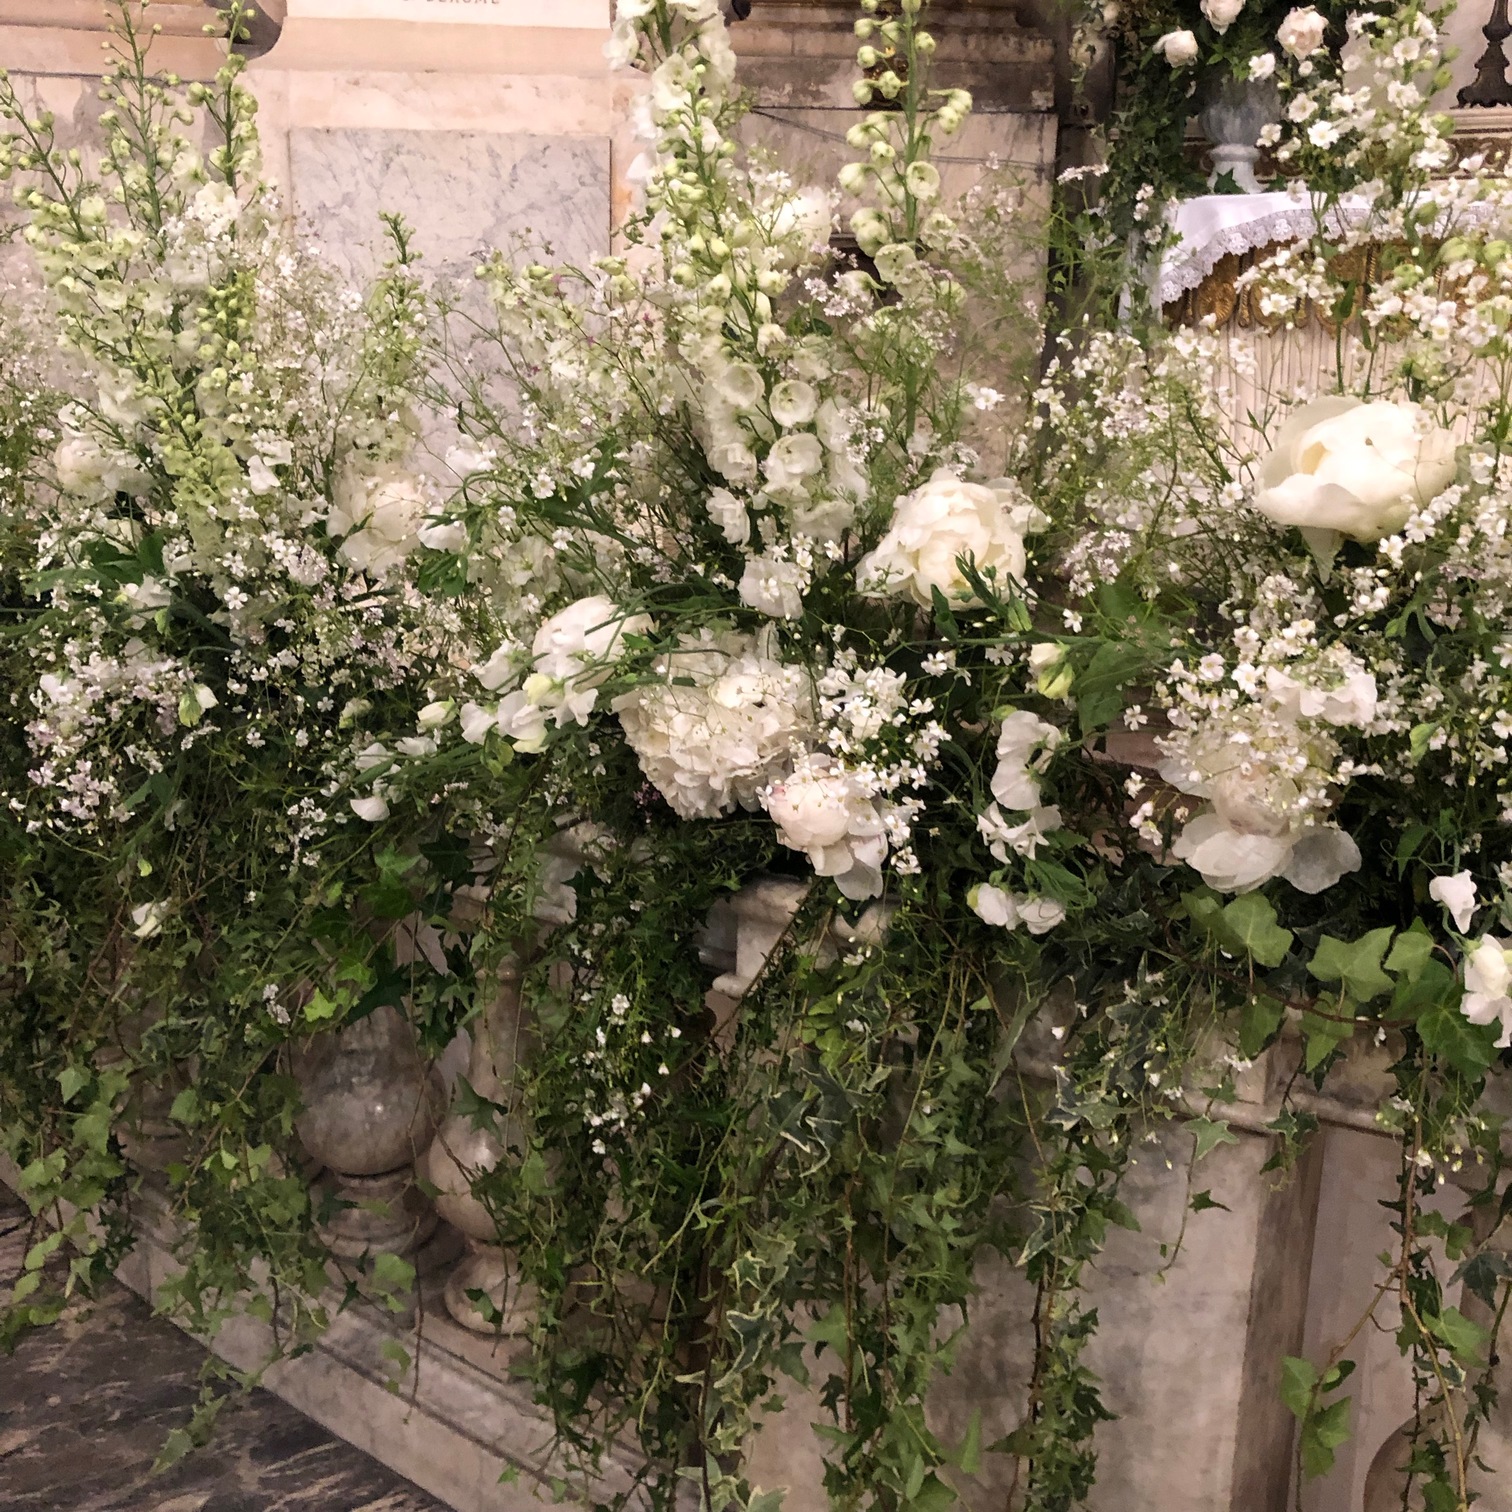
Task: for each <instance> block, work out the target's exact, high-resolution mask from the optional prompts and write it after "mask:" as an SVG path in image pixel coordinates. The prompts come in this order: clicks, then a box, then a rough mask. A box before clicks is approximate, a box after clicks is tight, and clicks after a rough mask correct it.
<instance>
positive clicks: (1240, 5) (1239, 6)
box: [1202, 0, 1244, 36]
mask: <svg viewBox="0 0 1512 1512" xmlns="http://www.w3.org/2000/svg"><path fill="white" fill-rule="evenodd" d="M1243 9H1244V0H1202V14H1203V15H1204V16H1206V17H1207V19H1208V25H1209V26H1211V27H1212V28H1213V30H1214V31H1215V32H1217V33H1218V34H1219V35H1220V36H1221V35H1222V34H1223V33H1224V32H1226V31H1227V30H1228V29H1229V27H1231V26H1232V25H1233V24H1234V22H1235V21H1237V20H1238V19H1239V12H1240V11H1242V10H1243Z"/></svg>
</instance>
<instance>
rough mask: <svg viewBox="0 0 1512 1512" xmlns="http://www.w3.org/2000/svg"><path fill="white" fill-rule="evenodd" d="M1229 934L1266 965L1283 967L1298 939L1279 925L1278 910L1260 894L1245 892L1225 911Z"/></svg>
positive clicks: (1224, 919)
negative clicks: (1287, 953) (1294, 939)
mask: <svg viewBox="0 0 1512 1512" xmlns="http://www.w3.org/2000/svg"><path fill="white" fill-rule="evenodd" d="M1223 922H1224V924H1225V925H1226V926H1227V929H1228V932H1229V933H1231V934H1232V935H1233V937H1234V938H1235V939H1236V940H1237V941H1238V942H1239V943H1240V944H1241V945H1242V946H1243V947H1244V948H1245V950H1247V951H1248V952H1249V954H1250V955H1251V956H1252V957H1253V958H1254V959H1255V960H1256V961H1258V962H1259V963H1260V964H1261V965H1262V966H1279V965H1280V964H1281V963H1282V961H1284V960H1285V959H1286V952H1287V951H1288V950H1290V949H1291V943H1292V939H1293V938H1294V937H1293V935H1292V932H1291V930H1289V929H1283V928H1282V927H1281V926H1280V925H1279V924H1278V923H1277V922H1276V910H1275V908H1274V906H1273V905H1272V903H1271V901H1270V899H1269V898H1266V897H1264V896H1262V895H1261V894H1260V893H1257V892H1252V893H1245V894H1244V895H1243V896H1242V897H1239V898H1235V899H1234V901H1233V902H1232V903H1230V904H1229V905H1228V906H1227V907H1226V908H1225V909H1224V910H1223Z"/></svg>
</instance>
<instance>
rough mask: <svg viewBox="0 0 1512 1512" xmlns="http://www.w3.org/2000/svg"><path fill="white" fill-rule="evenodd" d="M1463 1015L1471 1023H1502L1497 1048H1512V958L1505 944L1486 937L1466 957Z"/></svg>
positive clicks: (1493, 937) (1461, 1008) (1462, 1003)
mask: <svg viewBox="0 0 1512 1512" xmlns="http://www.w3.org/2000/svg"><path fill="white" fill-rule="evenodd" d="M1460 1012H1461V1013H1463V1014H1464V1015H1465V1017H1466V1018H1467V1019H1469V1020H1470V1022H1471V1023H1472V1024H1494V1023H1496V1022H1498V1021H1500V1023H1501V1026H1502V1032H1501V1035H1500V1037H1499V1038H1498V1039H1497V1041H1496V1045H1497V1048H1498V1049H1500V1050H1505V1049H1507V1047H1508V1046H1509V1045H1512V955H1509V953H1508V951H1507V945H1506V941H1504V940H1499V939H1497V938H1496V936H1495V935H1487V936H1486V937H1485V938H1484V939H1483V940H1481V941H1480V942H1479V943H1478V944H1477V945H1476V946H1475V948H1474V949H1473V950H1470V951H1468V952H1467V953H1466V955H1465V996H1464V998H1463V999H1462V1000H1461V1002H1460Z"/></svg>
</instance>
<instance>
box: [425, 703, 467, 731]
mask: <svg viewBox="0 0 1512 1512" xmlns="http://www.w3.org/2000/svg"><path fill="white" fill-rule="evenodd" d="M456 712H457V705H456V701H455V700H454V699H450V698H447V699H441V700H438V701H437V702H435V703H428V704H426V706H425V707H424V708H423V709H421V711H420V713H419V715H418V717H417V718H416V721H415V722H416V723H417V724H418V725H419V727H420V728H421V729H422V730H439V729H440V728H441V727H442V725H445V724H449V723H450V721H451V717H452V715H453V714H455V713H456Z"/></svg>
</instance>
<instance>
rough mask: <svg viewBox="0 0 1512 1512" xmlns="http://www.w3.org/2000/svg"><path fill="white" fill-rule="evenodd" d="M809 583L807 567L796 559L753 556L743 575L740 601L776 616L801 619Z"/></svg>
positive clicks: (762, 612)
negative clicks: (795, 560)
mask: <svg viewBox="0 0 1512 1512" xmlns="http://www.w3.org/2000/svg"><path fill="white" fill-rule="evenodd" d="M808 583H809V575H808V572H807V570H806V569H804V568H802V567H800V566H799V565H798V564H797V563H796V562H779V561H775V560H774V559H773V558H771V557H766V556H757V557H752V558H751V559H750V560H749V561H748V562H747V563H746V566H745V571H744V572H743V573H742V574H741V577H740V602H741V603H742V604H744V605H746V606H747V608H750V609H755V610H756V611H757V612H758V613H760V614H767V615H770V616H771V617H772V618H773V619H797V618H798V617H799V615H801V614H802V613H803V590H804V589H805V588H807V587H808Z"/></svg>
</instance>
